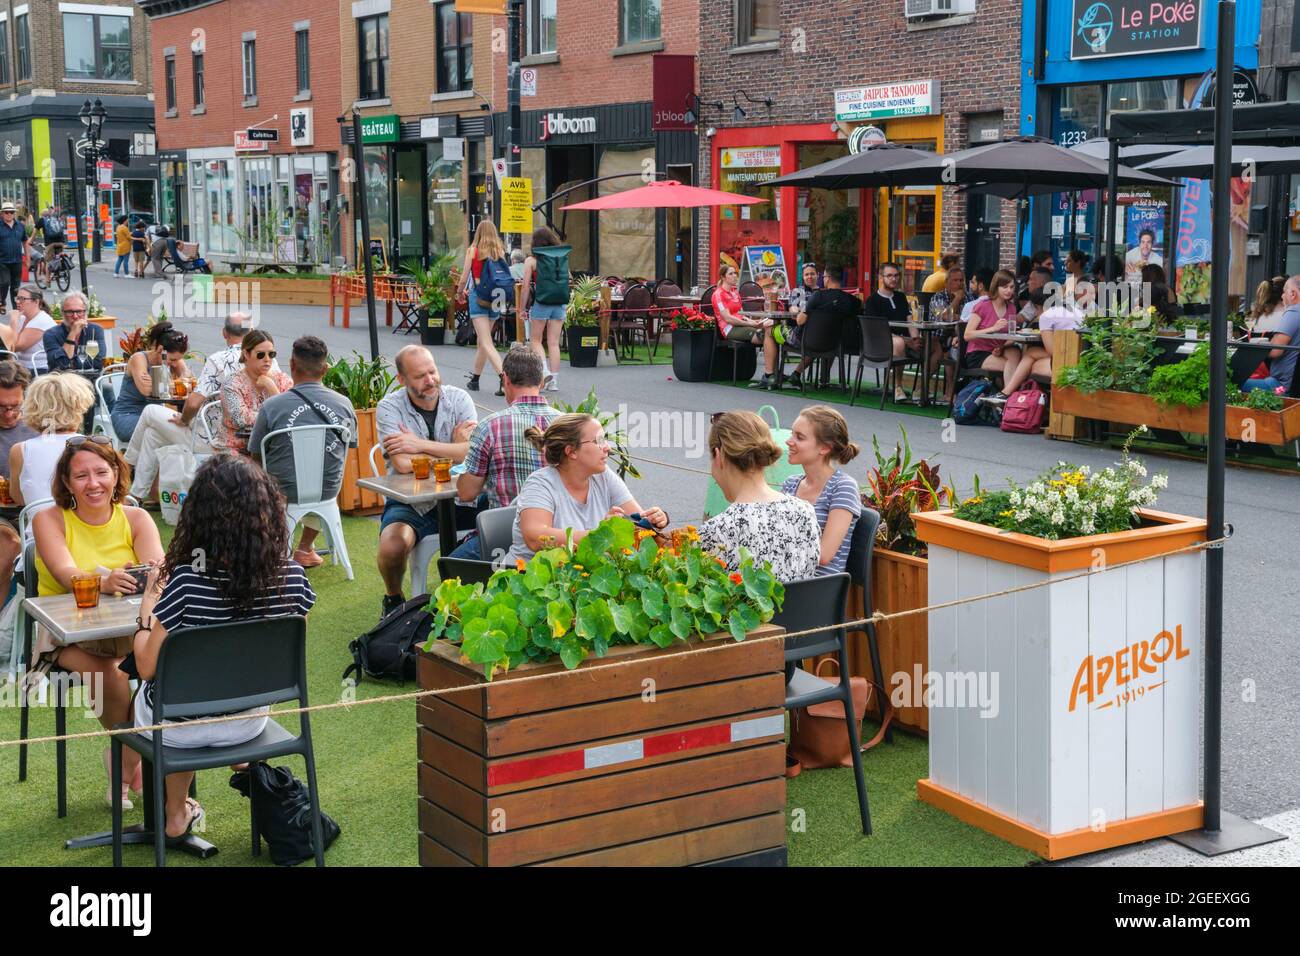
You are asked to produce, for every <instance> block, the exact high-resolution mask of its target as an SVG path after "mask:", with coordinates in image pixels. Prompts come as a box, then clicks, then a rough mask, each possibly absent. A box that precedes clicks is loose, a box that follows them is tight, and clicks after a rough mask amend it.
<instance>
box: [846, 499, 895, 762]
mask: <svg viewBox="0 0 1300 956" xmlns="http://www.w3.org/2000/svg"><path fill="white" fill-rule="evenodd" d="M879 528H880V512H878V511H876V510H875V509H874V508H866V507H864V508H863V509H862V514H860V515H858V520H857V521H856V522H855V523H854V525H853V537H852V538H850V539H849V559H848V562H847V564H846V566H845V570H846V571H848V572H849V578H850V579H851V580H852V582H853V583H854V584H856V585H858V586H859V587H861V588H862V616H863V617H871V615H872V614H873V613H874V612H873V610H872V606H871V557H872V555H873V554H874V553H875V550H876V532H877V531H878V530H879ZM866 635H867V653H869V654H870V655H871V676H872V677H873V678H874V679H875V681H876V694H877V697H876V699H877V700H878V701H879V702H880V719H881V720H884V719H885V700H886V695H887V693H888V687H887V686H886V684H885V675H884V672H883V671H882V670H881V669H880V644H879V642H878V641H877V640H876V625H874V624H868V625H867V626H866ZM893 741H894V730H893V728H892V727H890V728H886V730H885V742H886V743H893Z"/></svg>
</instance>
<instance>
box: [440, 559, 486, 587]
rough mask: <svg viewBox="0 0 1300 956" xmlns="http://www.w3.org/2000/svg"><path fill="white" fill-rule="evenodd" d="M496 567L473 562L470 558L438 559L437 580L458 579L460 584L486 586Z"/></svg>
mask: <svg viewBox="0 0 1300 956" xmlns="http://www.w3.org/2000/svg"><path fill="white" fill-rule="evenodd" d="M496 570H497V566H496V565H495V564H494V563H493V562H491V561H475V560H473V559H472V558H439V559H438V580H440V581H446V580H447V579H449V578H460V583H461V584H480V583H482V584H487V583H488V579H489V578H491V577H492V572H494V571H496Z"/></svg>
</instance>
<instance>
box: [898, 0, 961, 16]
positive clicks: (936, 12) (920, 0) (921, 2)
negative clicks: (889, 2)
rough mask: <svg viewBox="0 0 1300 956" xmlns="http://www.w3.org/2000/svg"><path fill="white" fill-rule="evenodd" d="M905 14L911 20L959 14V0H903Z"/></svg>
mask: <svg viewBox="0 0 1300 956" xmlns="http://www.w3.org/2000/svg"><path fill="white" fill-rule="evenodd" d="M903 2H904V7H903V12H904V14H905V15H906V16H907V19H909V20H917V19H920V18H921V17H946V16H951V15H952V14H954V13H956V12H957V4H958V0H903Z"/></svg>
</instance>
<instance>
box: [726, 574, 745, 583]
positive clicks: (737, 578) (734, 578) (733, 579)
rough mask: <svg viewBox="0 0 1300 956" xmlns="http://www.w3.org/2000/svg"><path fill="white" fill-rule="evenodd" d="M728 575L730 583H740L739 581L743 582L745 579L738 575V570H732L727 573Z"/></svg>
mask: <svg viewBox="0 0 1300 956" xmlns="http://www.w3.org/2000/svg"><path fill="white" fill-rule="evenodd" d="M728 577H730V578H731V583H732V584H741V583H743V582H744V580H745V579H744V578H742V577H741V576H740V572H739V571H732V572H731V574H730V575H728Z"/></svg>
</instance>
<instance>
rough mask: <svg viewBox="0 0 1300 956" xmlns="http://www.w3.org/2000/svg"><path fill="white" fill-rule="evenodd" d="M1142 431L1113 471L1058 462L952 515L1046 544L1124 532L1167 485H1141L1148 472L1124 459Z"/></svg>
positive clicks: (1161, 479) (981, 494)
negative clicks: (1139, 511) (1044, 541)
mask: <svg viewBox="0 0 1300 956" xmlns="http://www.w3.org/2000/svg"><path fill="white" fill-rule="evenodd" d="M1145 430H1146V426H1145V425H1143V426H1141V427H1139V428H1138V429H1137V430H1135V431H1134V432H1133V433H1132V434H1130V435H1129V437H1128V440H1127V441H1126V442H1125V443H1124V456H1123V458H1122V459H1121V460H1120V461H1119V462H1117V463H1116V464H1115V465H1114V466H1112V467H1110V468H1106V469H1104V470H1103V471H1100V472H1092V471H1091V470H1090V469H1089V468H1088V466H1087V465H1081V466H1076V465H1069V464H1066V463H1065V462H1058V463H1057V465H1056V467H1055V468H1052V469H1050V470H1049V471H1046V472H1044V473H1043V474H1041V475H1039V476H1038V477H1037V478H1035V479H1034V480H1033V481H1032V482H1030V483H1029V484H1028V485H1025V486H1024V487H1020V486H1019V485H1017V484H1016V483H1015V482H1013V481H1010V480H1008V484H1009V485H1010V487H1009V488H1007V489H1004V490H999V491H983V490H981V489H980V488H979V485H978V482H977V483H976V488H975V494H974V495H972V496H971V497H969V498H967V499H965V500H964V501H962V502H961V504H959V505H958V506H957V507H956V509H954V512H953V514H954V516H955V517H957V518H961V519H962V520H963V521H973V522H975V523H976V524H982V525H988V526H990V527H993V528H998V529H1000V530H1003V531H1019V532H1020V533H1022V534H1029V535H1034V536H1036V537H1040V538H1047V539H1049V540H1052V541H1056V540H1059V539H1061V538H1078V537H1082V536H1084V535H1090V534H1109V533H1111V532H1115V531H1127V530H1129V529H1130V528H1134V527H1136V526H1137V524H1138V515H1137V511H1138V509H1139V508H1142V507H1150V506H1151V505H1154V504H1155V502H1156V492H1157V491H1158V490H1159V489H1162V488H1165V487H1167V486H1168V484H1169V480H1168V478H1166V477H1165V475H1164V474H1163V473H1160V474H1156V475H1153V476H1151V480H1150V481H1149V482H1146V481H1145V479H1146V478H1147V469H1146V466H1145V465H1143V464H1142V462H1141V461H1139V460H1138V459H1136V458H1131V457H1129V446H1130V445H1131V444H1132V442H1133V438H1134V437H1135V436H1136V435H1137V434H1138V432H1141V431H1145Z"/></svg>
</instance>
